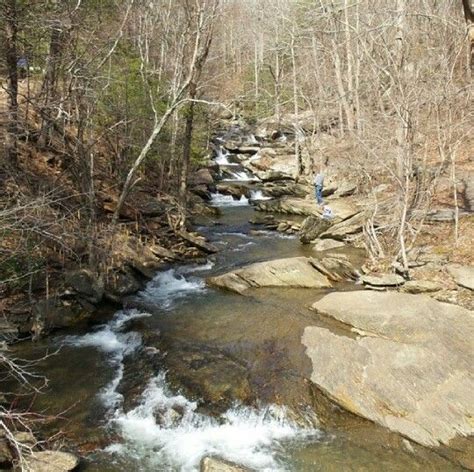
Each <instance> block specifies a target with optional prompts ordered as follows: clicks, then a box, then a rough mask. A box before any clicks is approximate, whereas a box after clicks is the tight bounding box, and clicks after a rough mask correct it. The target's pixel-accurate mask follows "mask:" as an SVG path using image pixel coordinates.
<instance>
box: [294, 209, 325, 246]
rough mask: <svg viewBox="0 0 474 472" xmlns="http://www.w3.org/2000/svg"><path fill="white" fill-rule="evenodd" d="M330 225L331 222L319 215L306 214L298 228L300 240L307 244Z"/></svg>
mask: <svg viewBox="0 0 474 472" xmlns="http://www.w3.org/2000/svg"><path fill="white" fill-rule="evenodd" d="M330 226H331V222H330V221H329V220H327V219H325V218H322V217H320V216H308V218H306V219H305V220H304V221H303V224H302V225H301V229H300V241H301V242H302V243H303V244H309V243H310V242H311V241H313V240H315V239H316V238H317V237H318V236H319V235H320V234H321V233H324V231H326V230H327V229H328V228H329V227H330Z"/></svg>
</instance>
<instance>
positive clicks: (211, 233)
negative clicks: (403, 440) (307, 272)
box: [17, 155, 459, 472]
mask: <svg viewBox="0 0 474 472" xmlns="http://www.w3.org/2000/svg"><path fill="white" fill-rule="evenodd" d="M224 158H225V156H222V155H221V156H219V159H221V162H222V163H224V162H223V159H224ZM224 164H225V163H224ZM236 175H237V177H236V178H239V175H238V174H236ZM240 177H242V176H240ZM245 178H248V176H247V175H246V176H245ZM253 197H254V198H266V197H265V195H264V194H262V193H261V192H260V193H255V194H254V195H253ZM213 204H214V205H215V206H218V207H219V208H220V210H221V214H220V216H219V217H217V218H216V219H215V220H214V221H208V220H203V221H196V222H195V223H196V227H197V230H198V231H199V232H201V233H202V234H204V235H205V236H206V237H207V238H208V239H209V240H210V241H211V242H212V243H213V244H216V245H217V246H218V247H220V249H221V251H220V252H219V253H217V254H216V255H215V256H212V257H210V258H209V259H208V260H207V261H206V262H204V263H202V264H190V265H186V266H177V267H171V268H170V269H169V270H167V271H164V272H160V273H158V274H157V275H156V277H155V278H154V279H153V280H151V281H150V282H149V283H148V285H147V286H146V288H145V289H144V290H143V291H142V292H141V293H139V294H138V295H137V296H135V297H133V298H132V299H130V300H129V301H128V302H127V305H126V306H127V308H124V309H123V310H120V311H118V312H115V313H111V312H110V311H107V310H106V311H105V313H104V314H103V317H102V320H101V323H100V324H98V325H96V326H95V327H94V328H93V329H92V331H91V330H90V329H89V330H88V331H80V330H76V331H71V332H67V333H64V332H62V333H60V334H57V335H55V336H51V337H49V338H46V339H44V340H42V341H41V342H38V343H35V344H33V343H25V344H21V345H19V346H18V347H17V351H18V354H19V355H22V356H24V357H29V358H31V357H34V356H37V355H41V354H43V353H44V351H45V349H48V350H49V351H53V350H54V349H56V348H58V347H61V350H60V353H59V354H58V355H55V356H52V357H50V358H48V359H46V360H45V361H44V362H42V364H41V371H42V372H41V373H44V374H45V375H46V376H47V377H48V378H49V379H50V386H49V388H48V390H47V391H46V392H45V393H44V394H43V395H40V396H38V398H37V399H36V401H35V404H34V407H35V409H36V410H39V411H42V412H45V413H47V414H60V413H62V415H61V416H62V417H63V418H64V419H58V420H57V421H54V422H53V423H52V424H51V425H50V427H51V429H52V430H54V429H55V428H56V429H57V428H61V429H62V430H63V431H64V432H65V433H66V435H67V437H68V438H71V441H72V443H73V444H75V445H77V446H79V449H80V450H81V451H82V452H83V453H84V454H86V453H88V454H87V459H86V461H85V465H84V466H83V468H82V469H81V470H85V471H88V472H109V471H110V472H112V471H124V470H127V471H183V472H188V471H189V472H190V471H197V470H199V463H200V460H201V459H202V457H204V456H207V455H215V456H219V457H222V458H224V459H227V460H231V461H234V462H236V463H238V464H241V465H244V466H247V467H250V468H253V469H255V470H259V471H341V470H364V471H370V472H372V471H373V472H375V471H380V470H384V471H400V472H401V471H407V470H420V471H427V470H443V471H449V470H453V471H454V470H459V469H458V468H456V467H455V466H454V465H452V464H451V463H448V462H446V461H444V460H443V459H441V458H440V457H439V456H437V455H436V454H434V453H431V452H428V451H427V452H426V454H425V455H424V456H423V457H419V456H417V455H414V454H412V453H411V452H410V450H408V449H404V448H402V447H399V446H397V445H393V446H392V445H391V443H384V441H381V440H380V435H381V433H380V428H376V427H375V426H373V425H370V424H367V423H357V422H353V423H352V426H351V427H349V428H345V427H340V428H329V427H325V426H322V425H321V424H320V423H319V421H318V418H317V416H316V415H315V414H314V413H313V410H312V408H311V405H312V404H313V402H314V398H313V396H312V392H311V389H310V388H309V387H308V381H307V380H306V379H307V376H308V375H309V373H310V367H311V366H310V363H309V359H307V358H306V356H305V353H304V349H303V346H302V344H301V341H300V340H301V334H302V332H303V329H304V327H305V326H307V325H308V324H310V323H312V324H315V323H316V324H320V323H322V324H324V323H325V321H324V320H320V319H318V318H317V316H316V315H315V314H314V313H312V312H311V311H310V310H309V309H308V307H309V306H310V305H311V303H313V302H314V301H315V300H316V299H317V298H318V297H321V296H323V295H324V293H325V291H324V290H304V289H259V290H254V291H252V293H250V294H249V296H241V295H238V294H233V293H228V292H224V291H220V290H217V289H213V288H210V287H207V286H206V283H205V278H206V277H208V276H211V275H216V274H220V273H224V272H226V271H228V270H230V269H232V268H234V267H237V266H242V265H245V264H248V263H251V262H256V261H264V260H269V259H275V258H282V257H293V256H301V255H309V254H311V249H310V248H309V247H307V246H302V245H301V244H300V243H299V241H298V239H297V238H296V237H291V236H287V235H282V234H279V233H276V232H269V231H264V230H261V229H259V227H258V226H256V225H252V224H251V223H249V220H251V219H252V218H253V217H254V216H255V214H256V213H255V212H254V209H253V207H252V206H251V205H250V204H249V201H248V199H247V198H245V197H242V198H241V199H240V200H234V199H232V197H230V198H229V196H226V195H220V194H215V195H213ZM355 288H356V287H354V286H352V285H350V286H346V285H341V286H340V287H339V288H338V289H341V290H353V289H355ZM333 329H335V330H337V329H338V328H337V327H333ZM154 335H156V336H154ZM145 339H148V340H149V339H152V340H153V341H152V342H151V344H152V347H147V349H155V350H158V351H160V353H161V354H162V360H161V361H160V367H159V368H158V369H157V370H156V371H155V372H154V375H153V376H152V377H151V378H147V377H146V376H145V375H144V374H143V384H144V385H142V387H143V388H144V390H143V389H142V390H141V391H140V393H139V394H137V398H136V400H135V402H133V403H132V404H130V405H129V404H127V402H126V396H127V394H126V393H125V392H124V391H123V386H122V387H121V382H122V381H123V380H124V378H125V377H127V376H128V377H130V375H132V376H133V375H135V377H137V378H138V380H140V376H141V375H142V373H141V372H140V365H139V364H137V367H136V369H135V372H132V373H130V365H128V366H127V360H129V359H133V356H134V355H135V353H136V352H137V351H139V350H140V349H143V344H144V340H145ZM145 344H146V345H147V346H149V344H150V342H146V343H145ZM129 364H130V363H129ZM132 370H133V366H132ZM202 392H205V393H204V394H205V395H209V396H210V397H211V398H212V396H213V395H216V396H219V395H220V396H222V395H224V396H226V398H227V397H228V399H229V400H228V402H227V403H225V402H224V404H222V402H221V403H220V406H219V407H218V408H217V407H216V408H214V409H213V408H206V405H205V404H203V402H200V397H201V393H202ZM222 392H224V393H222ZM249 405H250V406H249ZM335 414H336V412H335ZM395 443H396V441H395V442H394V444H395ZM397 444H398V443H397Z"/></svg>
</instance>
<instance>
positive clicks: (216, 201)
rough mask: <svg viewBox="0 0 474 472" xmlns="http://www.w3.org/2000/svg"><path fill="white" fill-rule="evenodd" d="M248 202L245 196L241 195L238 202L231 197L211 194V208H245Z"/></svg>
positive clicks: (217, 193)
mask: <svg viewBox="0 0 474 472" xmlns="http://www.w3.org/2000/svg"><path fill="white" fill-rule="evenodd" d="M248 204H249V200H248V198H247V197H246V196H245V195H242V196H241V197H240V199H239V200H235V199H234V197H232V195H223V194H221V193H219V192H216V193H211V205H212V206H216V207H219V206H246V205H248Z"/></svg>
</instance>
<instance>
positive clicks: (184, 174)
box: [179, 82, 197, 207]
mask: <svg viewBox="0 0 474 472" xmlns="http://www.w3.org/2000/svg"><path fill="white" fill-rule="evenodd" d="M196 90H197V87H196V84H195V83H194V82H193V83H191V84H190V86H189V98H190V100H194V99H195V98H196ZM194 106H195V103H194V102H193V101H191V103H190V104H189V105H188V109H187V111H186V125H185V129H184V142H183V162H182V166H181V177H180V182H179V199H180V201H181V202H182V203H183V206H184V207H186V200H187V199H186V196H187V192H188V174H189V167H190V163H191V144H192V139H193V124H194Z"/></svg>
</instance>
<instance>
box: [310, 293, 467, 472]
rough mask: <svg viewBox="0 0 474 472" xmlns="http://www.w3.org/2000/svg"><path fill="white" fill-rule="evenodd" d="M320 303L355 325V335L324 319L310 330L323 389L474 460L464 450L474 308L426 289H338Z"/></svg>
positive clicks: (354, 408)
mask: <svg viewBox="0 0 474 472" xmlns="http://www.w3.org/2000/svg"><path fill="white" fill-rule="evenodd" d="M313 309H314V310H316V311H317V312H318V313H319V314H321V315H322V316H325V317H330V318H333V319H335V320H337V321H339V322H341V323H342V326H345V327H346V328H347V329H348V333H347V336H346V335H343V334H341V333H340V332H339V331H338V333H337V334H336V333H335V332H331V331H330V330H328V329H326V328H322V327H319V326H308V327H306V328H305V330H304V334H303V337H302V343H303V344H304V346H305V347H306V353H307V355H308V356H309V358H310V359H311V361H312V365H313V369H312V373H311V381H312V382H314V383H315V384H316V385H317V386H318V388H319V389H320V390H321V391H322V392H324V393H325V394H326V395H327V396H328V397H329V398H330V399H332V401H334V402H335V403H337V404H338V405H340V406H341V407H343V408H344V409H346V410H348V411H350V412H352V413H355V414H356V415H359V416H362V417H364V418H367V419H369V420H371V421H374V422H376V423H378V424H380V425H382V426H385V427H387V428H389V429H390V430H392V431H395V432H397V433H400V434H401V435H403V436H405V437H407V438H409V439H411V440H412V441H414V442H417V443H419V444H422V445H424V446H443V447H445V446H446V447H447V449H446V450H447V451H449V454H451V457H454V458H457V459H458V460H459V461H461V462H463V465H464V466H465V467H468V468H469V467H473V466H474V463H473V461H472V456H471V459H470V462H469V454H463V452H465V451H466V448H469V447H471V448H472V435H473V434H474V424H473V422H472V417H473V414H474V402H473V396H472V392H473V391H474V379H473V377H472V353H473V344H472V339H473V338H474V314H473V312H472V311H470V310H466V309H464V308H461V307H458V306H455V305H449V304H445V303H441V302H438V301H435V300H433V299H432V298H430V297H428V296H425V295H409V294H404V293H398V292H384V293H378V292H366V291H363V292H361V291H358V292H340V293H330V294H328V295H326V296H324V297H323V298H322V299H321V300H320V301H318V302H316V303H315V304H314V305H313ZM354 334H357V335H358V336H357V337H355V336H354ZM459 437H461V438H462V437H470V438H471V439H470V440H469V441H464V442H459V441H457V438H459ZM450 444H456V447H453V448H452V449H451V448H449V446H450ZM466 461H467V462H466Z"/></svg>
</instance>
